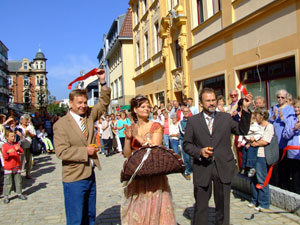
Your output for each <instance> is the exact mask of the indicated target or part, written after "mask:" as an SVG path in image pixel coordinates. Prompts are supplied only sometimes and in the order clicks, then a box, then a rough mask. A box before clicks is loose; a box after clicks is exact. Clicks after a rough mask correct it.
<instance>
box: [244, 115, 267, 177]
mask: <svg viewBox="0 0 300 225" xmlns="http://www.w3.org/2000/svg"><path fill="white" fill-rule="evenodd" d="M262 135H263V130H262V128H261V126H260V125H259V124H258V123H257V122H256V121H255V117H254V114H253V115H252V118H251V125H250V128H249V132H248V134H247V135H244V136H239V139H238V147H239V148H240V147H243V164H242V170H241V174H245V172H246V170H248V177H253V176H254V174H255V172H256V171H255V165H256V161H257V150H258V147H252V146H250V143H251V142H253V141H258V140H259V139H261V138H262Z"/></svg>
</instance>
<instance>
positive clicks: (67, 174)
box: [54, 89, 110, 182]
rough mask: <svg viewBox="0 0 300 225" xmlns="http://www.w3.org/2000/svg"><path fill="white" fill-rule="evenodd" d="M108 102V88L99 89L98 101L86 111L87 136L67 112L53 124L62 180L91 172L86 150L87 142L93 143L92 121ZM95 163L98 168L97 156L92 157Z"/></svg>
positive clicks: (81, 177) (66, 180)
mask: <svg viewBox="0 0 300 225" xmlns="http://www.w3.org/2000/svg"><path fill="white" fill-rule="evenodd" d="M109 103H110V89H109V90H106V91H105V90H101V97H100V99H99V102H98V103H97V104H96V105H94V106H93V108H92V110H91V111H88V113H87V115H86V118H87V124H86V128H87V133H88V135H87V137H85V136H84V134H83V133H82V131H81V129H80V127H79V126H78V124H77V123H76V121H75V120H74V118H73V116H72V115H71V114H70V112H69V113H67V115H65V116H64V117H62V118H61V119H59V120H58V121H57V122H56V123H55V124H54V145H55V153H56V156H57V157H58V158H59V159H61V160H62V166H63V168H62V177H63V181H64V182H73V181H77V180H82V179H85V178H88V177H89V176H91V174H92V167H91V163H90V158H89V156H88V152H87V146H88V145H89V144H95V143H96V140H95V135H94V123H95V121H97V120H98V119H99V118H100V116H101V115H102V114H103V113H104V112H106V110H107V106H108V105H109ZM93 160H94V162H95V165H96V166H97V167H98V169H99V170H100V169H101V167H100V162H99V159H98V156H97V155H95V156H94V157H93Z"/></svg>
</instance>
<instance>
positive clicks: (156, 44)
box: [154, 22, 159, 54]
mask: <svg viewBox="0 0 300 225" xmlns="http://www.w3.org/2000/svg"><path fill="white" fill-rule="evenodd" d="M158 34H159V25H158V22H156V23H155V24H154V54H156V53H157V52H158V51H159V36H158Z"/></svg>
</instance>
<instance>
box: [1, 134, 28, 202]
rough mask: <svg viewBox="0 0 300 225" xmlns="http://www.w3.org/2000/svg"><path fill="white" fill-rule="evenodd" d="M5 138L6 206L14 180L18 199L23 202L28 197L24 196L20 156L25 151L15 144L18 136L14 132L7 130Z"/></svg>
mask: <svg viewBox="0 0 300 225" xmlns="http://www.w3.org/2000/svg"><path fill="white" fill-rule="evenodd" d="M5 137H6V140H7V142H6V143H5V144H3V146H2V155H3V159H4V188H3V195H4V200H3V202H4V204H8V203H9V201H10V200H9V198H8V196H9V194H10V192H11V190H12V186H13V182H12V179H13V178H14V181H15V186H16V193H17V194H18V198H19V199H21V200H26V199H27V197H26V196H24V195H22V177H21V160H20V155H22V154H23V152H24V151H23V149H22V148H21V146H20V145H19V144H18V143H17V142H15V138H16V135H15V133H14V132H13V131H11V130H7V131H6V132H5Z"/></svg>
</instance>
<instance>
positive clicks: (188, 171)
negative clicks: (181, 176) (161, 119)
mask: <svg viewBox="0 0 300 225" xmlns="http://www.w3.org/2000/svg"><path fill="white" fill-rule="evenodd" d="M179 145H180V147H181V154H182V159H183V162H184V165H185V174H186V175H190V174H191V173H192V172H193V170H192V165H191V157H190V155H188V154H187V153H186V152H185V151H184V149H183V146H182V145H183V140H179Z"/></svg>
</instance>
